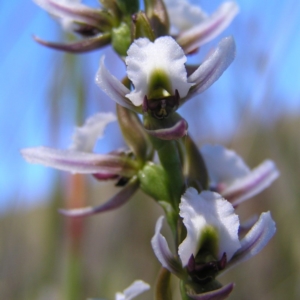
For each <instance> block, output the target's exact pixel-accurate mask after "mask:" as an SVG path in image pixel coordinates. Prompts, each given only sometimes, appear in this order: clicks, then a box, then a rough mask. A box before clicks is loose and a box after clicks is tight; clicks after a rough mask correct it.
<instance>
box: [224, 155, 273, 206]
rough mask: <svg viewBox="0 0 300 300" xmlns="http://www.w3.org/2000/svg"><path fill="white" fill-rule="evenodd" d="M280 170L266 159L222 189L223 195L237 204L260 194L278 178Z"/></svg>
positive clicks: (233, 203)
mask: <svg viewBox="0 0 300 300" xmlns="http://www.w3.org/2000/svg"><path fill="white" fill-rule="evenodd" d="M278 176H279V171H278V169H277V167H276V165H275V163H274V162H273V161H271V160H266V161H264V162H263V163H261V164H260V165H259V166H258V167H256V168H255V169H253V170H252V171H251V172H250V173H249V174H247V175H246V176H244V177H241V178H239V179H237V180H235V181H234V182H233V183H232V184H231V185H229V186H227V188H225V189H224V190H223V191H222V195H223V196H224V197H225V198H226V199H228V200H229V201H230V202H231V203H232V205H234V206H236V205H238V204H240V203H241V202H243V201H245V200H247V199H249V198H251V197H253V196H255V195H257V194H259V193H260V192H261V191H263V190H264V189H266V188H267V187H269V186H270V185H271V183H272V182H273V181H274V180H275V179H277V178H278Z"/></svg>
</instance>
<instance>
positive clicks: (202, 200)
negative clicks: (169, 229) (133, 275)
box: [151, 188, 276, 299]
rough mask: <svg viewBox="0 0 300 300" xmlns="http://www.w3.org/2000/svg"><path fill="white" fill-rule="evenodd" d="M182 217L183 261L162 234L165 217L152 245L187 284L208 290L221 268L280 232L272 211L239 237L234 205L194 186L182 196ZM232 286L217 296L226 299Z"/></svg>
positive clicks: (180, 251) (254, 251) (243, 257)
mask: <svg viewBox="0 0 300 300" xmlns="http://www.w3.org/2000/svg"><path fill="white" fill-rule="evenodd" d="M180 216H181V217H182V219H183V224H184V226H185V228H186V232H187V235H186V238H185V239H184V240H183V241H182V243H181V244H180V245H179V248H178V256H179V258H180V261H179V260H178V259H177V258H175V256H173V254H172V253H171V251H170V249H169V247H168V244H167V241H166V239H165V238H164V237H163V236H162V234H161V233H160V231H161V228H162V222H163V217H160V218H159V219H158V221H157V224H156V229H155V235H154V236H153V238H152V241H151V243H152V247H153V250H154V253H155V255H156V256H157V258H158V260H159V261H160V263H161V264H162V266H163V267H164V268H166V269H168V270H169V271H170V272H172V273H174V274H175V275H177V276H178V277H179V278H181V279H182V280H183V281H184V282H185V283H188V282H193V284H194V286H197V285H199V286H202V287H203V288H204V289H205V288H206V287H207V286H211V285H210V283H211V282H214V281H215V277H216V276H217V275H218V274H219V273H220V272H221V271H224V270H225V269H229V268H230V267H232V266H234V265H236V264H237V263H240V262H242V261H245V260H247V259H249V258H251V257H252V256H254V255H256V254H257V253H258V252H259V251H260V250H262V249H263V247H264V246H265V245H266V244H267V243H268V241H269V240H270V239H271V237H272V236H273V235H274V233H275V231H276V228H275V223H274V221H273V220H272V217H271V215H270V212H267V213H262V214H261V216H260V218H259V220H258V221H257V222H256V223H255V224H254V225H253V227H252V228H251V229H250V230H249V232H248V233H247V234H246V235H245V236H244V238H242V240H239V234H238V231H239V226H240V222H239V218H238V216H237V215H236V214H235V211H234V208H233V206H232V204H231V203H230V202H228V201H227V200H225V199H224V198H223V197H222V196H221V195H219V194H217V193H215V192H211V191H203V192H201V193H200V194H198V192H197V191H196V190H195V189H194V188H188V189H187V191H186V192H185V194H184V195H183V196H182V198H181V204H180ZM232 289H233V285H232V284H231V285H227V286H225V287H223V288H222V287H221V286H220V287H219V288H217V289H216V291H214V293H216V294H215V296H217V295H219V296H220V298H217V299H224V298H225V297H224V295H228V293H230V292H231V290H232ZM210 292H211V291H210ZM211 293H212V292H211ZM204 296H205V293H204V294H199V295H197V297H196V296H195V298H193V299H207V298H205V297H204ZM221 296H222V297H221ZM201 297H203V298H201ZM211 299H215V298H211Z"/></svg>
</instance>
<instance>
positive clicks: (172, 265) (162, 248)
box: [151, 216, 180, 274]
mask: <svg viewBox="0 0 300 300" xmlns="http://www.w3.org/2000/svg"><path fill="white" fill-rule="evenodd" d="M163 220H164V217H163V216H161V217H159V218H158V220H157V222H156V226H155V234H154V236H153V238H152V239H151V245H152V248H153V251H154V253H155V255H156V257H157V259H158V260H159V261H160V263H161V264H162V266H163V267H164V268H166V269H168V270H169V271H170V272H171V273H175V274H178V273H180V265H179V264H178V262H177V261H176V260H175V258H174V256H173V254H172V252H171V251H170V248H169V246H168V243H167V241H166V239H165V237H164V236H163V235H162V234H161V233H160V231H161V228H162V224H163Z"/></svg>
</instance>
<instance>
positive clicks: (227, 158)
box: [200, 145, 250, 199]
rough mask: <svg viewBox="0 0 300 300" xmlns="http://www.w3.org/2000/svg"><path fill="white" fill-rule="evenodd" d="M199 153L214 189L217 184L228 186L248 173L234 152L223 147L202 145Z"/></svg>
mask: <svg viewBox="0 0 300 300" xmlns="http://www.w3.org/2000/svg"><path fill="white" fill-rule="evenodd" d="M200 152H201V154H202V157H203V159H204V162H205V165H206V167H207V170H208V174H209V178H210V182H211V185H213V186H214V187H217V186H218V185H219V184H222V185H224V186H228V185H229V184H231V183H232V182H234V181H235V180H236V179H239V178H241V177H245V176H247V175H248V174H249V173H250V169H249V167H248V166H247V165H246V164H245V163H244V161H243V159H242V158H241V157H240V156H238V155H237V154H236V153H235V152H234V151H232V150H229V149H226V148H225V147H223V146H220V145H214V146H213V145H204V146H202V147H201V149H200ZM225 198H226V197H225ZM226 199H227V198H226Z"/></svg>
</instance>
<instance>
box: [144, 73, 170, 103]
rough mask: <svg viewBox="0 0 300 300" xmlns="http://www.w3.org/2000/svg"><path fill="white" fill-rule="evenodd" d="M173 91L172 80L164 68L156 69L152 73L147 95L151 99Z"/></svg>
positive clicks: (167, 94) (162, 96)
mask: <svg viewBox="0 0 300 300" xmlns="http://www.w3.org/2000/svg"><path fill="white" fill-rule="evenodd" d="M171 93H172V89H171V82H170V80H169V78H168V75H167V74H166V73H165V72H164V70H162V69H155V70H153V71H152V73H151V77H150V80H149V85H148V93H147V96H148V98H149V99H160V98H165V97H168V96H170V95H171Z"/></svg>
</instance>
